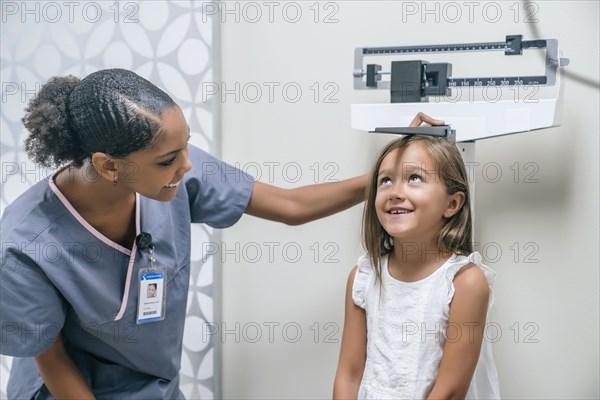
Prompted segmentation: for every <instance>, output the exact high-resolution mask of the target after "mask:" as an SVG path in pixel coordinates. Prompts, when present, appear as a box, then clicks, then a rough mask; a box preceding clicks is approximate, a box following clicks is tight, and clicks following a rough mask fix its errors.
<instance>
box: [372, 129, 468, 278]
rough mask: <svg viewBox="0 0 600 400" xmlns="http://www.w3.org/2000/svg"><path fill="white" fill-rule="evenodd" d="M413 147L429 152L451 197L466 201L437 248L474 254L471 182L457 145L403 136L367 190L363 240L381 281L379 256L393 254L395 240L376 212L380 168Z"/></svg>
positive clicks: (442, 233)
mask: <svg viewBox="0 0 600 400" xmlns="http://www.w3.org/2000/svg"><path fill="white" fill-rule="evenodd" d="M411 144H418V145H420V146H422V148H423V149H424V150H425V151H426V152H427V154H428V155H429V156H430V157H431V158H432V160H433V162H434V168H435V170H436V173H437V174H438V177H439V178H438V179H441V181H442V184H443V185H444V187H445V188H446V191H447V193H448V194H451V195H452V194H454V193H456V192H463V193H464V195H465V201H464V204H463V206H462V207H461V209H460V210H459V211H458V212H457V213H456V214H455V215H454V216H452V217H451V218H448V219H447V220H446V222H445V224H444V226H443V227H442V229H441V230H440V232H439V234H438V237H437V247H438V250H439V251H441V252H442V253H449V252H450V253H456V254H459V255H469V254H471V253H472V238H471V232H472V223H471V204H470V200H471V199H470V196H469V182H468V177H467V171H466V169H465V165H464V163H463V160H462V157H461V156H460V152H459V151H458V148H457V147H456V145H455V144H454V143H452V142H450V141H449V140H447V139H444V138H435V137H430V136H417V135H413V136H404V137H402V138H401V139H398V140H395V141H393V142H392V143H390V144H388V145H387V146H386V147H385V148H384V149H383V151H382V152H381V154H380V155H379V157H378V158H377V162H376V163H375V166H374V168H373V170H372V171H371V178H370V181H369V186H368V187H367V190H366V202H365V209H364V212H363V224H362V240H363V245H364V247H365V250H366V251H367V253H368V254H369V258H370V261H371V265H372V266H373V268H374V269H375V275H376V277H377V279H378V280H379V281H380V282H381V263H380V257H381V256H384V255H386V254H389V253H391V252H392V250H393V248H394V242H393V239H392V237H391V236H390V235H388V233H387V232H386V231H385V230H384V229H383V227H382V226H381V223H380V222H379V219H378V218H377V212H376V210H375V196H376V195H377V186H378V185H377V183H378V179H377V177H378V173H379V168H380V167H381V163H382V162H383V159H384V158H385V157H386V156H387V155H388V154H389V153H391V152H392V151H393V150H396V149H403V148H406V147H408V146H409V145H411Z"/></svg>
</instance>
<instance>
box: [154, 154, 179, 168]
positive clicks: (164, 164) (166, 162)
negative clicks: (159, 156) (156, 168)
mask: <svg viewBox="0 0 600 400" xmlns="http://www.w3.org/2000/svg"><path fill="white" fill-rule="evenodd" d="M176 158H177V156H175V157H173V158H171V159H169V160H167V161H164V162H161V163H159V164H158V165H161V166H163V167H168V166H170V165H172V164H173V163H174V162H175V159H176Z"/></svg>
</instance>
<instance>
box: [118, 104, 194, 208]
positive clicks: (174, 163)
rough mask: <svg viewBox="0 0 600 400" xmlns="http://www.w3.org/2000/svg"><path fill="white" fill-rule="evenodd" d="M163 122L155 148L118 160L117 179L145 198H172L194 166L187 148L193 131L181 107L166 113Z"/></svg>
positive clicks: (164, 199) (160, 199)
mask: <svg viewBox="0 0 600 400" xmlns="http://www.w3.org/2000/svg"><path fill="white" fill-rule="evenodd" d="M162 124H163V127H162V129H161V132H160V133H159V135H158V137H157V138H156V140H155V142H154V144H153V145H152V147H149V148H147V149H144V150H140V151H137V152H135V153H132V154H130V155H128V156H127V157H124V158H122V159H119V160H118V164H119V173H118V174H119V176H118V181H119V184H120V185H121V184H122V185H125V187H126V188H127V189H128V190H131V191H134V192H137V193H139V194H141V195H143V196H145V197H149V198H151V199H155V200H159V201H169V200H172V199H173V198H174V197H175V194H176V193H177V189H178V187H179V184H180V182H181V180H182V179H183V176H184V175H185V173H186V172H188V171H189V170H190V169H191V168H192V163H191V162H190V160H189V159H188V148H187V146H188V139H189V132H190V130H189V127H188V125H187V123H186V121H185V118H184V116H183V113H182V112H181V110H180V109H179V108H178V107H173V108H170V109H168V110H166V111H164V112H163V114H162Z"/></svg>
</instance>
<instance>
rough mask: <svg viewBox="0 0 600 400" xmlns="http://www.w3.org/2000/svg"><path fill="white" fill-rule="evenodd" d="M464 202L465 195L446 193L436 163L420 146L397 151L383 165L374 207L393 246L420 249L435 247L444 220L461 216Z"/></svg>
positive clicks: (413, 144)
mask: <svg viewBox="0 0 600 400" xmlns="http://www.w3.org/2000/svg"><path fill="white" fill-rule="evenodd" d="M463 201H464V194H462V193H460V192H459V193H455V194H453V195H449V194H448V193H447V191H446V187H445V186H444V184H443V182H442V181H441V178H440V177H439V175H438V173H437V171H436V170H435V164H434V162H433V160H432V159H431V157H430V156H429V154H428V153H427V152H426V151H425V149H424V148H423V147H422V146H421V145H419V144H416V143H412V144H409V145H408V146H407V147H404V148H400V149H395V150H393V151H391V152H390V153H389V154H388V155H387V156H385V158H384V159H383V161H382V163H381V166H380V168H379V171H378V176H377V192H376V195H375V207H376V211H377V218H378V219H379V222H380V223H381V226H382V227H383V229H385V231H386V232H387V233H388V234H389V235H390V236H392V237H394V238H395V239H394V242H397V240H400V241H401V243H402V244H405V245H406V244H413V245H416V246H418V248H419V249H421V248H422V246H426V247H425V249H429V246H435V243H436V241H437V235H438V233H439V231H440V230H441V228H442V227H443V226H444V221H445V219H446V218H450V217H451V216H452V215H454V214H455V213H456V212H458V211H459V210H460V207H461V206H462V203H463ZM433 248H434V249H435V248H436V247H433ZM425 249H423V250H425Z"/></svg>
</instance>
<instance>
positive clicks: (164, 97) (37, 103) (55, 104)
mask: <svg viewBox="0 0 600 400" xmlns="http://www.w3.org/2000/svg"><path fill="white" fill-rule="evenodd" d="M176 106H177V104H176V103H175V102H174V101H173V99H171V97H169V95H168V94H166V93H165V92H163V91H162V90H161V89H159V88H158V87H156V86H155V85H154V84H152V83H151V82H149V81H147V80H146V79H144V78H142V77H140V76H139V75H137V74H135V73H134V72H131V71H128V70H124V69H105V70H100V71H97V72H94V73H92V74H90V75H88V76H87V77H85V78H84V79H82V80H79V79H78V78H76V77H74V76H66V77H54V78H51V79H50V80H49V81H48V82H47V83H46V84H44V85H43V86H42V88H41V90H40V91H39V93H37V95H36V96H35V97H34V98H33V99H32V100H31V101H30V102H29V104H28V105H27V108H26V109H25V116H24V117H23V119H22V121H23V124H24V125H25V127H26V128H27V130H28V131H29V132H30V135H29V136H28V137H27V139H26V140H25V150H26V151H27V154H28V155H29V157H30V158H31V159H32V160H33V161H35V162H36V163H38V164H40V165H43V166H44V167H55V166H60V165H62V164H65V163H69V162H72V163H73V164H74V165H75V166H78V167H80V166H82V165H83V162H84V161H85V160H86V159H87V158H89V157H90V156H91V155H92V154H93V153H95V152H103V153H106V154H109V155H111V156H113V157H125V156H127V155H128V154H131V153H133V152H135V151H138V150H142V149H144V148H146V147H148V146H149V145H150V144H151V143H152V141H153V140H154V139H155V136H156V134H157V133H158V132H159V130H160V128H161V119H160V116H161V114H162V112H163V111H164V110H166V109H168V108H171V107H176Z"/></svg>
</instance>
